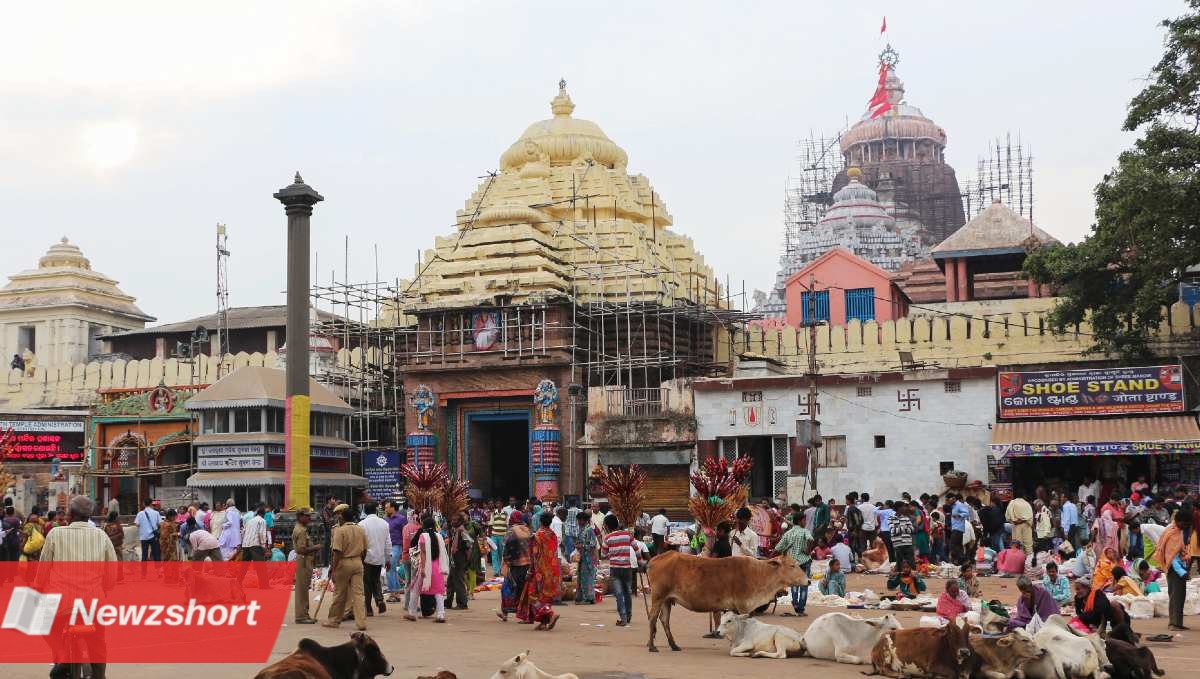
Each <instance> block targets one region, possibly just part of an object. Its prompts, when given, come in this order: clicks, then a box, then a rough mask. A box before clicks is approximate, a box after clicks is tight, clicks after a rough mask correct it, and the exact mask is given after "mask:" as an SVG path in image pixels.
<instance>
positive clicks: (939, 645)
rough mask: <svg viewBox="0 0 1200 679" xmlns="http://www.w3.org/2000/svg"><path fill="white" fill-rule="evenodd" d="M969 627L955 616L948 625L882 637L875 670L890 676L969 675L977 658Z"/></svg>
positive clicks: (943, 678) (952, 678) (935, 678)
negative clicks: (975, 657) (972, 645)
mask: <svg viewBox="0 0 1200 679" xmlns="http://www.w3.org/2000/svg"><path fill="white" fill-rule="evenodd" d="M974 656H975V654H974V652H973V651H972V650H971V643H970V638H969V628H968V627H967V625H966V624H963V625H962V626H960V625H959V623H958V621H957V620H951V621H950V622H949V624H947V625H946V626H945V627H941V628H936V629H931V628H928V627H918V628H915V629H899V630H894V631H891V632H888V633H886V634H884V635H883V637H881V638H880V639H879V642H878V643H876V644H875V648H874V649H873V650H872V651H871V665H872V669H873V670H874V671H873V672H872V673H871V674H882V675H884V676H888V677H929V678H930V679H967V677H969V676H970V675H971V669H972V666H973V664H974V663H973V661H974Z"/></svg>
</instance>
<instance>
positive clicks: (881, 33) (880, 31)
mask: <svg viewBox="0 0 1200 679" xmlns="http://www.w3.org/2000/svg"><path fill="white" fill-rule="evenodd" d="M886 32H887V17H886V16H885V17H883V25H882V26H880V27H879V34H880V35H883V34H884V33H886Z"/></svg>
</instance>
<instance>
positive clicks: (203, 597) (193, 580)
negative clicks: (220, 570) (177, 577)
mask: <svg viewBox="0 0 1200 679" xmlns="http://www.w3.org/2000/svg"><path fill="white" fill-rule="evenodd" d="M224 572H226V573H228V572H231V571H229V570H228V569H227V570H225V571H224ZM182 577H183V587H184V592H186V593H187V597H188V598H189V599H195V600H196V603H198V604H229V603H233V604H241V603H245V602H246V591H245V590H244V589H243V588H242V583H241V581H240V580H238V579H237V578H234V577H226V576H222V575H215V574H212V575H210V574H208V573H202V572H200V571H199V569H196V568H189V569H187V570H185V571H183V574H182Z"/></svg>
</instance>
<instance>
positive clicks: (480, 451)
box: [464, 409, 531, 500]
mask: <svg viewBox="0 0 1200 679" xmlns="http://www.w3.org/2000/svg"><path fill="white" fill-rule="evenodd" d="M466 424H467V426H466V437H465V440H464V444H465V445H464V448H465V450H466V460H467V464H466V468H467V475H468V480H469V481H470V482H471V487H472V488H473V489H476V490H478V491H479V492H480V494H481V495H482V497H484V498H486V499H490V498H503V499H504V500H507V499H508V498H510V497H516V498H518V499H524V498H526V497H528V496H529V494H530V492H531V483H530V478H531V477H530V473H529V411H528V410H526V409H521V410H512V411H500V412H489V413H468V414H467V416H466Z"/></svg>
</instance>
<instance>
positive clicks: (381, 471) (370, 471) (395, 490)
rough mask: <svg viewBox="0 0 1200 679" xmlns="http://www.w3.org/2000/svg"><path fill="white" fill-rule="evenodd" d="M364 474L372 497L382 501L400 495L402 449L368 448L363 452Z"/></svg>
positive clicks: (368, 493)
mask: <svg viewBox="0 0 1200 679" xmlns="http://www.w3.org/2000/svg"><path fill="white" fill-rule="evenodd" d="M363 476H365V477H367V495H369V496H370V497H371V498H372V499H375V500H378V501H381V502H382V501H383V500H394V499H396V498H398V497H400V495H401V493H400V451H397V450H368V451H367V452H366V453H364V454H363Z"/></svg>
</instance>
